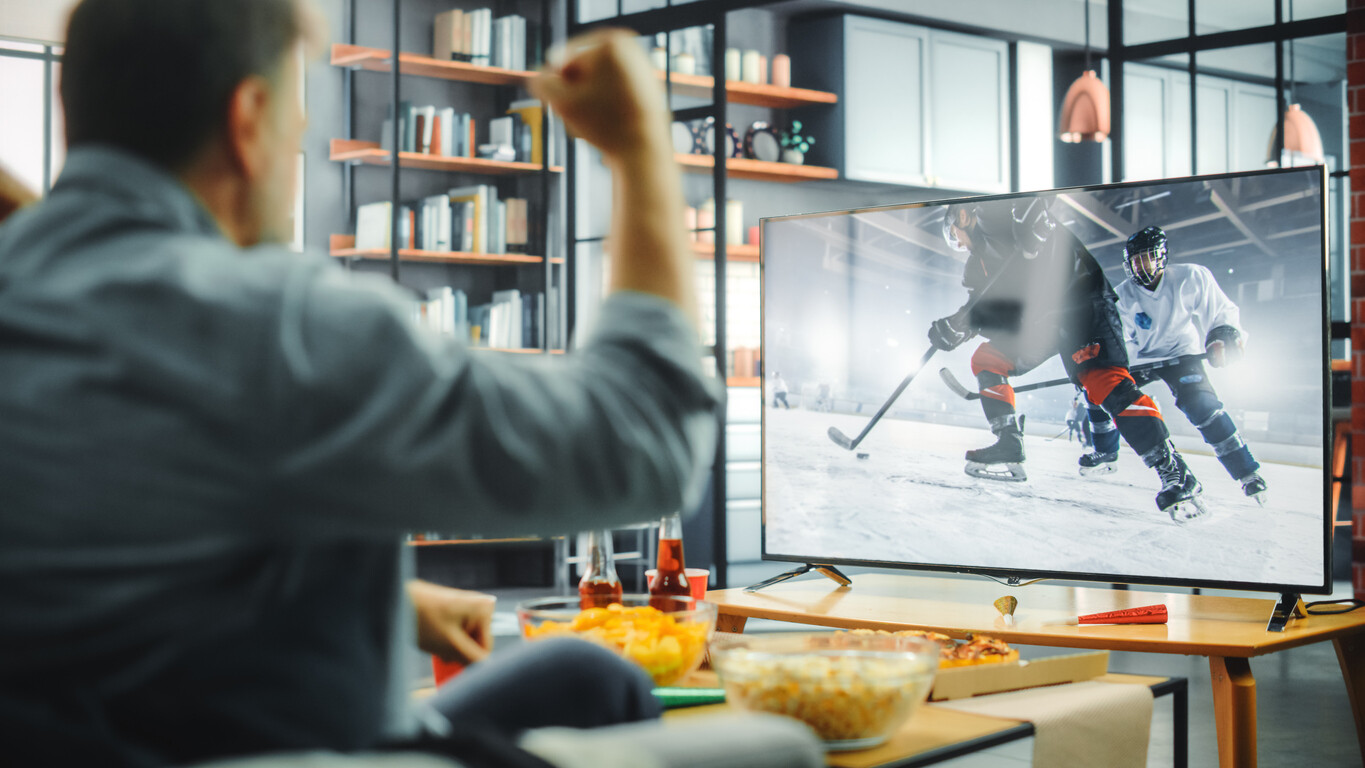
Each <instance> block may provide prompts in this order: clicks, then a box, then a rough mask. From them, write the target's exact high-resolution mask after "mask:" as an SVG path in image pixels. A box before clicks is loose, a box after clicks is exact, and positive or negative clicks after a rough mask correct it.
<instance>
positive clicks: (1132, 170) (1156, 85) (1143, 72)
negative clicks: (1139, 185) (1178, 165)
mask: <svg viewBox="0 0 1365 768" xmlns="http://www.w3.org/2000/svg"><path fill="white" fill-rule="evenodd" d="M1170 118H1171V112H1170V82H1169V79H1168V78H1167V76H1166V73H1165V72H1164V71H1163V70H1160V69H1156V68H1155V67H1146V66H1142V65H1139V64H1125V65H1124V68H1123V175H1124V181H1134V180H1137V179H1161V178H1165V177H1166V151H1167V146H1168V145H1167V141H1166V130H1167V125H1168V124H1169V123H1170Z"/></svg>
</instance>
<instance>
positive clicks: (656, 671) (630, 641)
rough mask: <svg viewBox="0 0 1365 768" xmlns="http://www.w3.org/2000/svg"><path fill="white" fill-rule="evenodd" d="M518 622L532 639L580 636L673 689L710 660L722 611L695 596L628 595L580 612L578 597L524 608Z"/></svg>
mask: <svg viewBox="0 0 1365 768" xmlns="http://www.w3.org/2000/svg"><path fill="white" fill-rule="evenodd" d="M651 600H652V601H653V606H661V607H662V608H663V610H660V609H659V608H656V607H653V606H651ZM517 622H518V623H519V624H520V625H521V635H522V637H524V638H526V639H527V640H530V641H535V640H543V639H545V638H548V637H563V636H573V637H580V638H582V639H584V640H589V641H591V642H594V643H597V644H598V645H602V646H605V647H607V648H609V649H611V650H612V651H615V652H616V653H617V654H618V655H620V656H621V657H623V658H626V659H629V660H630V661H633V662H635V663H636V664H638V665H640V667H641V668H642V669H644V670H645V672H647V673H648V674H649V676H650V677H651V678H653V679H654V684H655V685H657V686H668V685H673V684H675V683H677V682H678V681H679V680H681V679H682V678H683V677H685V676H687V675H688V674H690V673H691V672H693V671H694V670H695V669H696V668H697V667H698V666H699V665H700V664H701V662H702V659H703V658H705V656H706V645H707V643H708V642H709V641H710V639H711V633H712V632H713V631H715V628H716V606H715V604H714V603H707V602H703V601H699V600H693V599H692V598H690V597H664V598H658V597H655V598H651V597H650V596H649V595H622V597H621V602H620V603H613V604H612V605H609V606H607V607H606V608H587V609H583V610H580V609H579V602H578V597H576V596H575V597H547V598H541V599H538V600H527V601H525V602H522V603H519V604H518V605H517Z"/></svg>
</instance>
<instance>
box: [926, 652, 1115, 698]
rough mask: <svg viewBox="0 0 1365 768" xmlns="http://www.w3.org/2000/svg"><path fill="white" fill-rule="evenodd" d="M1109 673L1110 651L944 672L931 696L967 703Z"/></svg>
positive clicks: (981, 665) (936, 678)
mask: <svg viewBox="0 0 1365 768" xmlns="http://www.w3.org/2000/svg"><path fill="white" fill-rule="evenodd" d="M1108 671H1109V652H1108V651H1093V652H1087V653H1076V654H1070V655H1067V656H1051V657H1048V658H1045V659H1035V660H1033V661H1023V660H1021V661H1014V662H1009V663H1004V664H979V665H976V666H971V667H949V668H948V669H940V670H939V671H938V674H937V675H936V676H935V677H934V688H933V690H932V691H930V692H929V700H930V701H943V700H944V699H965V698H967V697H968V696H979V695H981V694H985V693H1001V692H1003V691H1017V690H1019V689H1020V688H1035V687H1037V686H1040V685H1059V684H1061V683H1075V682H1079V681H1081V680H1090V679H1093V678H1096V677H1099V676H1100V675H1103V674H1105V673H1106V672H1108Z"/></svg>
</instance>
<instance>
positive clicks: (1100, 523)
mask: <svg viewBox="0 0 1365 768" xmlns="http://www.w3.org/2000/svg"><path fill="white" fill-rule="evenodd" d="M1324 178H1325V177H1324V172H1323V170H1322V168H1320V167H1314V168H1306V169H1305V168H1299V169H1283V170H1271V171H1261V172H1252V173H1241V174H1229V175H1219V176H1205V177H1195V178H1184V179H1175V180H1162V181H1150V182H1138V183H1125V184H1113V185H1104V186H1095V187H1085V188H1075V189H1063V190H1055V191H1048V192H1040V193H1026V194H1014V195H1002V196H993V197H977V198H964V199H959V200H952V201H937V202H917V203H911V204H906V205H890V206H883V207H874V208H863V209H857V210H845V211H836V212H829V213H815V214H808V215H793V216H778V217H772V218H766V219H764V220H763V221H762V228H763V232H762V235H763V236H762V255H761V261H762V283H761V285H762V343H763V349H762V360H763V370H764V376H763V386H764V409H763V419H762V430H763V448H762V450H763V453H762V469H763V486H762V487H763V530H762V547H763V557H764V559H766V560H779V561H792V562H797V563H820V564H830V565H836V566H837V565H868V566H879V567H903V568H911V569H927V570H934V571H949V572H961V573H974V574H982V575H987V576H993V577H996V578H1004V579H1009V580H1011V581H1018V580H1022V579H1035V578H1056V579H1069V580H1080V581H1100V582H1117V583H1131V584H1155V585H1172V586H1200V587H1224V588H1233V589H1251V590H1264V591H1278V592H1309V593H1326V592H1330V584H1331V564H1330V552H1331V547H1330V544H1331V526H1332V521H1331V519H1330V504H1329V496H1328V494H1329V489H1330V478H1329V477H1328V473H1327V472H1326V471H1325V467H1327V466H1329V464H1328V461H1327V459H1328V451H1329V448H1328V444H1329V440H1328V438H1327V435H1328V425H1329V423H1330V422H1329V418H1328V408H1329V404H1330V397H1329V389H1328V388H1329V386H1330V365H1329V362H1328V341H1329V334H1328V330H1327V329H1328V324H1327V313H1326V296H1327V290H1326V246H1325V243H1326V238H1325V229H1326V224H1325V222H1326V214H1325V210H1326V209H1325V205H1324V200H1323V194H1324ZM1149 228H1156V229H1149ZM1163 246H1164V248H1163ZM931 337H932V338H931ZM1082 385H1083V386H1082ZM1083 392H1084V393H1087V394H1088V395H1089V397H1088V399H1082V398H1081V397H1080V396H1079V395H1080V394H1081V393H1083ZM1173 393H1175V394H1178V395H1179V396H1180V401H1179V402H1177V400H1176V397H1175V394H1173ZM1090 400H1093V401H1094V402H1093V403H1092V402H1089V401H1090ZM1095 406H1099V408H1096V407H1095ZM1087 441H1088V443H1087ZM983 449H984V451H985V452H984V453H982V452H979V451H982V450H983ZM1101 449H1104V450H1101ZM1108 449H1112V450H1108ZM972 452H975V453H972ZM1106 454H1107V455H1106ZM969 455H970V457H974V458H976V459H982V460H981V461H969ZM1176 456H1178V457H1179V458H1178V459H1176V458H1173V457H1176ZM1083 458H1084V459H1086V461H1088V463H1085V462H1083ZM1176 462H1182V463H1180V464H1179V466H1177V463H1176ZM1083 464H1084V466H1083ZM1149 465H1150V466H1149ZM1083 468H1084V469H1086V470H1087V471H1086V473H1084V474H1083V473H1082V471H1081V470H1082V469H1083ZM1252 475H1254V477H1251V476H1252ZM1258 483H1259V484H1258ZM1196 488H1198V489H1199V492H1198V493H1197V494H1196V493H1195V489H1196ZM1163 489H1165V490H1163ZM1161 494H1164V498H1158V497H1159V495H1161ZM1163 502H1164V503H1163Z"/></svg>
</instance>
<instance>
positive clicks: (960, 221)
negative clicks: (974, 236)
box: [943, 203, 976, 253]
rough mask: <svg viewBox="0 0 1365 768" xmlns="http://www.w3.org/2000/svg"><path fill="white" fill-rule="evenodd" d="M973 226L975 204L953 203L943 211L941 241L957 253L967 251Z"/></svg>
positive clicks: (974, 224)
mask: <svg viewBox="0 0 1365 768" xmlns="http://www.w3.org/2000/svg"><path fill="white" fill-rule="evenodd" d="M975 226H976V206H975V205H972V204H970V203H954V204H953V205H950V206H948V207H947V209H946V210H944V212H943V242H945V243H947V244H948V247H949V248H951V249H952V250H954V251H957V252H958V253H967V252H968V251H969V250H971V231H972V229H973V228H974V227H975ZM964 234H965V235H966V236H967V237H966V238H965V239H964V238H963V237H962V235H964Z"/></svg>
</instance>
